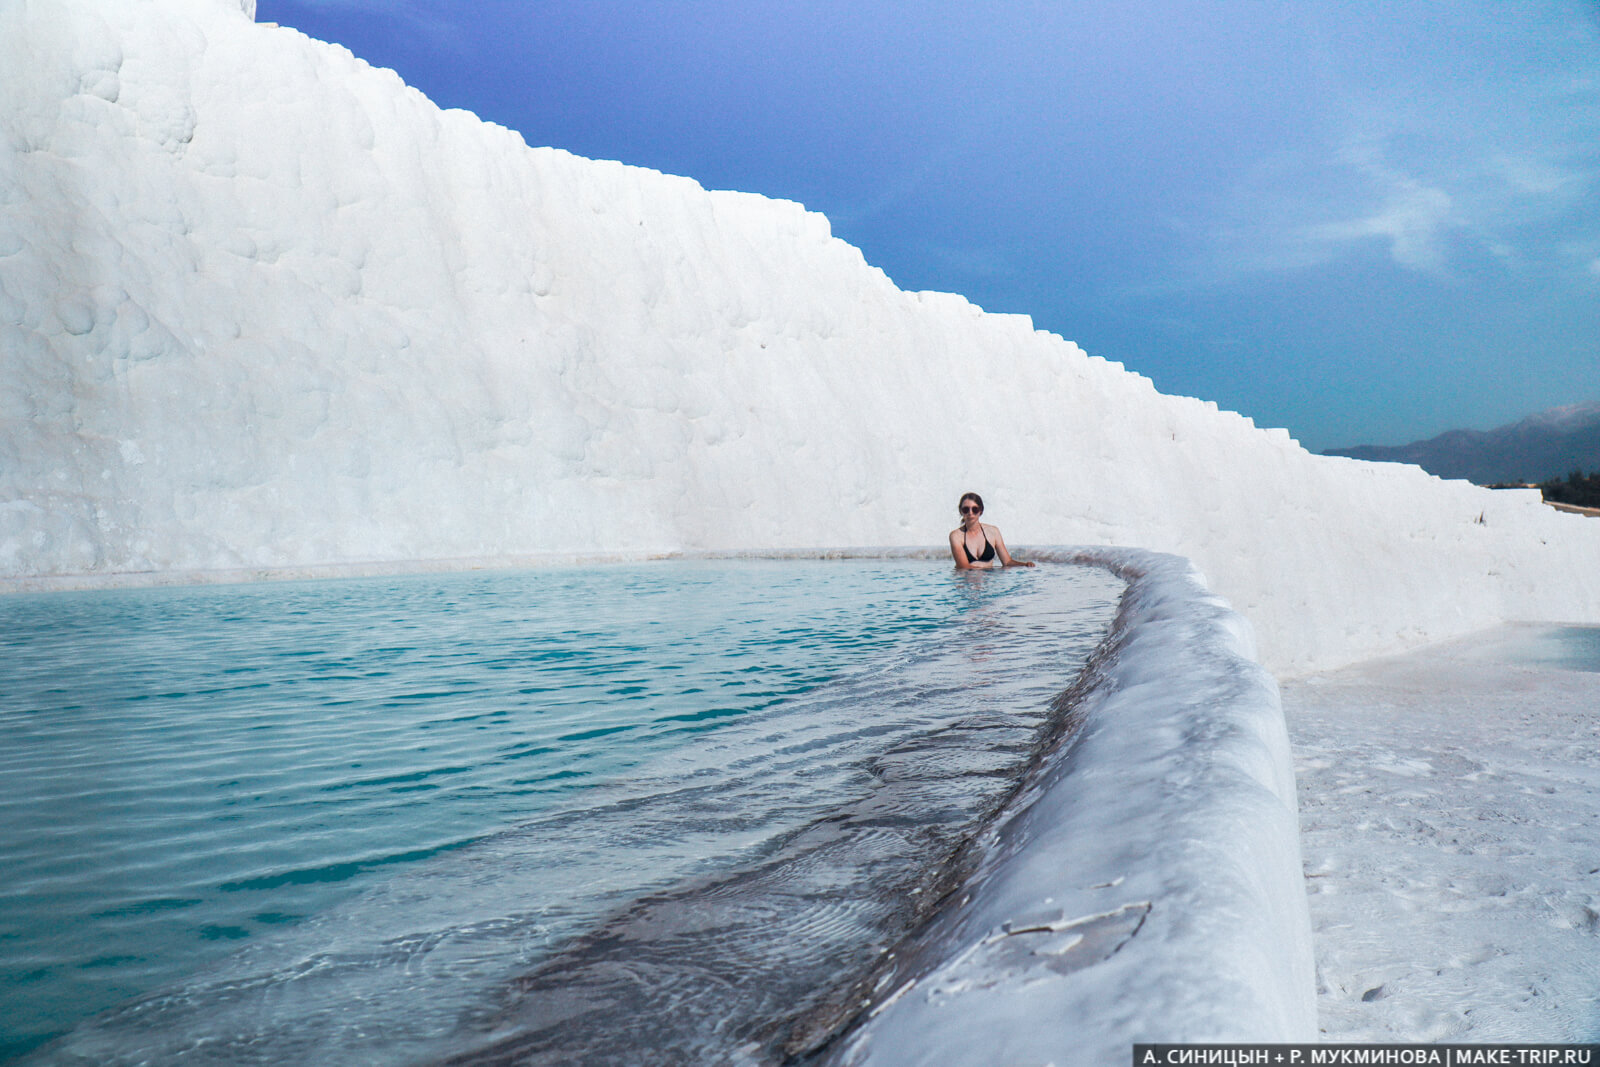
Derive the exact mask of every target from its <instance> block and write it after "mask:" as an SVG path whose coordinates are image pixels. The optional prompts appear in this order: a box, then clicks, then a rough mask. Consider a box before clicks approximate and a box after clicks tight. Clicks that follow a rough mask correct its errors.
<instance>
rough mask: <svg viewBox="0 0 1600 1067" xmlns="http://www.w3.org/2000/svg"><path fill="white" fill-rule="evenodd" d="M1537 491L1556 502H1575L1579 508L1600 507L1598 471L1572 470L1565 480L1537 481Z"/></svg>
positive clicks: (1599, 476)
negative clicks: (1587, 472) (1589, 472)
mask: <svg viewBox="0 0 1600 1067" xmlns="http://www.w3.org/2000/svg"><path fill="white" fill-rule="evenodd" d="M1539 492H1541V493H1543V494H1544V498H1545V499H1546V500H1550V501H1554V502H1555V503H1557V504H1576V505H1577V506H1578V507H1580V508H1600V471H1596V472H1595V473H1593V474H1585V473H1583V471H1581V470H1578V471H1573V472H1572V473H1571V474H1569V475H1567V477H1566V480H1565V481H1562V480H1561V479H1560V478H1551V479H1550V480H1549V481H1548V482H1540V483H1539Z"/></svg>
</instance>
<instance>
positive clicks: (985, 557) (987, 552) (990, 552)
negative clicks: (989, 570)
mask: <svg viewBox="0 0 1600 1067" xmlns="http://www.w3.org/2000/svg"><path fill="white" fill-rule="evenodd" d="M978 533H980V534H982V535H983V553H982V554H981V555H977V556H974V555H973V554H972V549H970V548H967V535H966V534H962V535H961V547H962V548H963V549H964V550H965V551H966V553H967V559H969V560H971V561H972V562H974V563H988V562H989V561H990V560H991V559H994V546H993V545H991V544H990V543H989V535H988V534H987V533H984V530H983V523H981V522H980V523H978Z"/></svg>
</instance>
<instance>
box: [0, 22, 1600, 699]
mask: <svg viewBox="0 0 1600 1067" xmlns="http://www.w3.org/2000/svg"><path fill="white" fill-rule="evenodd" d="M244 7H246V8H247V7H248V4H245V5H244ZM967 489H976V490H978V491H980V492H982V493H984V494H985V496H986V498H987V500H988V503H989V506H990V507H989V515H990V517H991V518H992V519H993V520H994V521H996V522H998V523H1000V524H1001V525H1002V527H1003V528H1004V530H1005V531H1006V533H1007V536H1008V538H1009V539H1010V540H1011V541H1012V542H1013V543H1014V544H1025V543H1035V544H1037V543H1091V544H1092V543H1114V544H1136V545H1142V546H1146V547H1150V548H1154V549H1158V550H1162V551H1169V552H1174V553H1178V554H1181V555H1184V556H1187V557H1189V558H1191V559H1194V560H1195V561H1197V563H1198V564H1199V565H1200V567H1201V568H1202V569H1203V570H1204V571H1205V573H1206V576H1207V578H1208V579H1209V582H1210V584H1211V586H1212V587H1213V588H1214V589H1216V590H1218V591H1219V592H1221V593H1223V594H1224V595H1226V596H1227V597H1228V598H1229V599H1230V600H1231V601H1232V602H1233V604H1234V606H1235V607H1236V608H1237V609H1238V610H1240V611H1241V612H1243V613H1244V614H1245V615H1246V616H1247V617H1249V618H1250V619H1251V620H1252V621H1253V622H1254V623H1255V625H1256V627H1257V630H1258V632H1259V634H1260V640H1261V650H1262V656H1263V658H1264V661H1265V662H1266V663H1267V664H1268V665H1269V666H1271V667H1272V668H1274V669H1276V670H1279V671H1283V672H1289V673H1294V672H1300V671H1306V670H1310V669H1312V668H1318V667H1331V666H1336V665H1338V664H1341V663H1345V662H1349V661H1352V660H1355V659H1358V658H1361V657H1364V656H1368V655H1372V654H1375V653H1379V652H1387V651H1392V650H1394V649H1397V648H1400V647H1404V646H1406V645H1410V644H1416V643H1420V642H1423V641H1427V640H1432V639H1437V638H1442V637H1446V636H1450V635H1454V634H1457V633H1461V632H1465V631H1468V630H1472V629H1475V628H1479V627H1482V626H1485V625H1488V624H1491V623H1494V622H1498V621H1500V620H1502V619H1507V618H1541V619H1563V620H1594V619H1596V618H1597V617H1600V568H1596V567H1594V565H1593V563H1594V560H1595V559H1596V558H1600V523H1596V522H1593V521H1590V520H1586V519H1583V518H1580V517H1575V516H1566V515H1559V514H1556V513H1554V512H1552V511H1551V510H1549V509H1547V508H1544V507H1542V506H1541V505H1540V504H1539V503H1538V502H1537V500H1536V499H1535V495H1534V494H1532V493H1505V492H1501V493H1490V492H1488V491H1486V490H1479V489H1475V488H1473V487H1471V486H1468V485H1466V484H1461V483H1442V482H1439V481H1438V480H1436V479H1433V478H1430V477H1429V476H1427V475H1425V474H1423V473H1422V472H1421V471H1420V470H1417V469H1415V468H1404V467H1398V466H1391V465H1375V464H1366V463H1360V462H1357V461H1354V460H1343V459H1323V458H1318V457H1313V456H1311V455H1309V454H1307V453H1306V452H1305V451H1304V450H1302V449H1301V448H1300V447H1299V446H1298V445H1296V444H1295V443H1294V442H1293V441H1291V440H1290V439H1289V438H1288V436H1287V435H1286V434H1285V433H1283V432H1282V431H1260V430H1257V429H1256V428H1255V427H1253V426H1252V425H1251V424H1250V423H1249V421H1247V420H1246V419H1244V418H1241V417H1239V416H1237V415H1233V414H1230V413H1227V412H1219V411H1217V410H1216V409H1215V407H1214V405H1211V404H1207V403H1204V402H1201V401H1199V400H1191V399H1186V398H1180V397H1168V396H1162V395H1159V394H1157V393H1156V392H1155V390H1154V389H1153V388H1152V387H1151V385H1150V383H1149V382H1148V381H1147V380H1146V379H1144V378H1141V377H1139V376H1137V375H1133V374H1129V373H1126V372H1125V371H1123V370H1122V369H1121V368H1120V367H1119V366H1117V365H1116V364H1112V363H1107V362H1105V361H1103V360H1100V359H1097V358H1093V357H1090V356H1086V355H1085V354H1084V353H1083V352H1081V351H1080V350H1079V349H1078V348H1077V347H1075V346H1074V345H1072V344H1070V343H1068V342H1066V341H1063V340H1062V339H1060V338H1058V337H1055V336H1053V335H1049V334H1044V333H1041V332H1038V331H1035V330H1034V329H1033V327H1032V324H1031V323H1030V322H1029V320H1028V319H1027V318H1025V317H1021V316H1005V315H988V314H984V313H983V312H981V311H980V310H979V309H977V308H975V307H973V306H972V305H970V304H968V303H967V302H966V301H965V300H963V299H962V298H960V297H957V296H950V295H944V294H933V293H920V294H918V293H905V292H901V291H900V290H898V289H897V288H895V286H894V285H893V284H892V283H891V282H890V281H889V279H888V278H887V277H885V276H884V275H883V273H882V272H880V271H878V270H876V269H874V268H872V267H870V266H869V265H867V264H866V263H865V262H864V261H863V259H862V256H861V254H860V253H859V252H858V251H857V250H856V249H854V248H852V247H850V246H849V245H846V244H844V243H843V242H841V241H838V240H836V239H834V238H832V237H831V236H830V234H829V228H828V223H827V220H826V219H824V218H823V217H822V216H820V215H817V214H814V213H808V212H806V211H805V210H803V209H802V208H801V207H799V206H798V205H795V204H791V203H784V202H774V201H771V200H767V199H763V198H761V197H758V196H753V195H748V194H740V193H715V192H706V191H705V190H703V189H701V188H700V187H699V186H698V185H696V184H695V183H694V182H693V181H690V180H688V179H685V178H674V177H668V176H665V175H661V174H658V173H655V172H652V171H647V170H641V169H636V168H630V167H626V166H623V165H621V164H619V163H606V162H593V161H589V160H584V159H579V158H576V157H574V156H571V155H569V154H567V153H565V152H561V151H558V150H554V149H530V148H528V147H527V146H525V145H524V144H523V143H522V140H521V139H520V138H519V137H518V135H516V134H515V133H513V132H511V131H508V130H505V129H502V128H500V127H496V126H493V125H489V124H486V123H483V122H480V121H479V120H477V119H476V118H475V117H473V116H472V115H470V114H467V113H464V112H460V111H441V110H439V109H438V108H436V107H435V106H434V105H432V104H431V103H430V102H429V101H427V100H426V99H425V98H423V97H422V96H421V94H419V93H417V92H416V91H414V90H412V89H409V88H407V87H406V86H404V85H403V84H402V83H401V82H400V80H399V79H398V78H397V77H396V75H395V74H393V73H392V72H390V71H386V70H378V69H374V68H371V67H369V66H368V65H366V64H365V63H363V62H361V61H360V60H358V59H356V58H354V57H353V56H351V55H350V53H349V52H347V51H346V50H344V49H342V48H339V47H336V46H332V45H326V44H322V43H318V42H315V41H312V40H310V39H308V38H306V37H304V36H303V35H301V34H299V33H297V32H295V31H293V30H290V29H286V28H280V27H273V26H268V25H261V24H256V23H254V22H252V21H251V20H250V18H249V17H248V13H247V12H246V11H244V10H242V9H241V5H240V3H238V2H237V0H143V2H112V0H47V2H40V0H16V2H13V3H8V4H5V5H0V581H4V582H6V583H7V584H8V587H10V588H18V587H23V586H25V585H26V584H27V583H28V582H30V581H32V580H34V579H36V578H38V577H39V576H52V575H54V576H63V575H66V576H91V577H92V576H108V575H115V574H127V573H130V572H149V573H171V572H179V571H206V570H216V569H223V570H239V571H244V572H249V571H252V570H257V569H261V568H303V567H307V566H323V565H327V566H335V567H337V566H355V565H358V564H367V565H372V564H383V563H393V564H397V565H398V564H402V563H406V562H407V561H416V560H431V559H454V558H461V557H481V558H487V559H491V560H492V559H499V558H505V557H510V556H521V557H526V556H530V555H532V556H537V555H539V554H540V553H545V552H554V553H572V552H577V553H584V554H596V553H606V552H614V553H621V554H640V553H651V552H658V551H675V550H692V549H725V548H785V547H803V546H815V545H847V544H857V545H912V544H932V545H939V544H942V543H943V538H944V534H945V532H946V531H947V530H948V529H949V528H950V527H951V526H952V525H954V521H955V513H954V502H955V499H956V497H957V495H959V494H960V493H961V492H962V491H964V490H967Z"/></svg>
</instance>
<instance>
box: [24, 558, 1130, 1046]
mask: <svg viewBox="0 0 1600 1067" xmlns="http://www.w3.org/2000/svg"><path fill="white" fill-rule="evenodd" d="M1120 589H1121V586H1120V583H1118V582H1116V581H1114V580H1113V579H1111V578H1109V577H1108V576H1106V575H1104V574H1103V573H1101V572H1098V571H1093V570H1085V569H1081V568H1072V567H1041V568H1039V569H1038V570H1037V571H1030V572H1004V573H994V574H968V575H960V574H956V573H954V572H952V571H951V570H950V568H949V566H948V564H947V563H931V562H921V561H727V562H678V563H661V564H642V565H637V566H616V567H607V568H596V569H581V570H579V569H573V570H546V571H538V572H524V573H494V574H468V575H444V576H408V577H404V578H394V579H362V580H350V581H324V582H316V583H285V584H268V585H256V586H234V587H210V588H184V589H156V590H136V591H115V592H104V593H93V594H88V593H75V594H57V595H49V596H16V597H10V598H5V599H0V869H3V870H5V872H6V878H5V879H4V881H3V882H0V997H3V1003H4V1009H5V1010H4V1011H3V1012H0V1027H3V1030H0V1055H3V1056H4V1057H5V1058H17V1057H21V1056H23V1055H24V1054H26V1053H28V1052H29V1050H30V1049H34V1050H36V1051H35V1053H34V1055H33V1056H29V1057H28V1058H29V1059H30V1060H32V1059H39V1060H40V1061H42V1062H93V1063H121V1062H138V1061H140V1060H150V1061H152V1062H170V1061H180V1062H207V1063H246V1062H255V1063H309V1062H322V1063H338V1064H348V1063H409V1062H418V1061H428V1060H437V1059H440V1058H444V1057H447V1056H453V1055H454V1056H463V1057H466V1058H474V1057H476V1058H478V1059H480V1060H484V1061H486V1062H489V1061H493V1060H494V1059H495V1057H502V1058H503V1057H505V1056H512V1055H514V1056H515V1057H517V1058H518V1059H519V1060H523V1061H530V1062H532V1061H539V1057H541V1056H543V1057H545V1060H543V1061H544V1062H563V1061H565V1060H570V1059H571V1057H572V1056H574V1055H581V1056H583V1057H584V1058H585V1059H587V1060H590V1061H594V1062H602V1061H605V1060H607V1059H608V1058H615V1059H617V1060H618V1061H619V1062H620V1061H624V1060H626V1059H627V1058H628V1057H629V1055H630V1053H629V1051H628V1050H629V1049H630V1048H631V1049H633V1054H634V1055H636V1053H637V1050H638V1049H639V1048H640V1047H646V1048H648V1047H654V1046H656V1045H660V1046H661V1047H662V1048H664V1049H668V1050H671V1049H676V1050H677V1055H679V1057H680V1059H681V1061H683V1062H688V1061H690V1060H692V1059H695V1058H701V1057H705V1056H713V1057H720V1058H722V1059H729V1058H739V1057H746V1058H750V1059H752V1060H756V1061H758V1060H760V1059H762V1058H764V1057H767V1058H770V1056H771V1054H772V1050H773V1049H776V1048H779V1047H790V1048H791V1050H792V1049H794V1048H800V1049H803V1048H804V1047H806V1042H807V1040H809V1038H808V1036H807V1035H808V1034H809V1033H810V1030H808V1029H807V1027H813V1028H815V1027H816V1026H822V1028H823V1029H824V1030H825V1029H826V1024H827V1021H828V1020H831V1019H833V1018H834V1017H835V1016H837V1015H838V1011H837V1005H836V1004H832V1003H831V1002H830V1000H829V997H830V996H832V997H833V998H834V999H835V1000H837V998H838V995H839V994H838V991H837V990H836V989H835V990H833V991H832V992H830V990H829V985H828V983H829V981H830V976H832V975H835V974H844V973H850V969H851V968H855V969H857V970H860V969H863V968H867V967H870V965H871V962H872V959H873V955H874V953H876V952H877V951H878V950H879V949H880V948H881V942H882V941H883V939H884V938H886V937H891V936H893V934H894V932H895V930H896V929H898V926H897V924H901V925H903V924H904V923H905V922H907V921H909V915H910V914H911V913H909V912H908V911H907V909H906V906H905V905H906V901H908V900H910V901H914V900H915V898H916V895H917V893H918V892H919V891H921V890H922V888H923V887H924V885H925V884H927V879H928V878H929V877H930V873H929V872H930V871H932V870H933V869H934V867H935V861H937V860H939V859H940V858H941V857H943V856H945V855H946V854H948V853H949V851H950V850H951V849H952V848H953V847H955V846H956V845H958V844H959V842H960V840H961V839H962V836H963V835H964V834H966V833H969V832H970V830H971V827H972V825H973V824H974V821H975V820H976V819H978V818H980V817H981V816H982V814H983V813H984V812H985V811H986V810H987V808H988V807H990V806H992V804H993V803H994V802H995V801H996V799H997V798H998V797H1000V796H1002V795H1003V793H1004V791H1005V789H1006V788H1007V787H1008V785H1009V782H1010V781H1011V780H1012V779H1013V778H1014V775H1015V773H1016V770H1017V768H1018V767H1019V766H1020V764H1021V762H1022V761H1023V760H1024V759H1025V757H1026V754H1027V752H1028V750H1029V747H1030V745H1031V744H1032V741H1033V738H1034V737H1035V735H1036V733H1037V731H1038V728H1039V726H1040V724H1041V723H1042V722H1043V721H1044V716H1045V712H1046V709H1047V707H1048V704H1049V701H1050V698H1051V697H1052V696H1053V695H1054V694H1055V693H1056V692H1058V691H1059V690H1060V689H1061V688H1063V687H1064V686H1065V685H1066V684H1067V683H1069V682H1070V681H1071V679H1072V677H1073V675H1074V674H1075V673H1076V671H1077V669H1078V667H1079V665H1080V664H1081V662H1082V660H1083V658H1084V657H1086V655H1087V654H1088V652H1089V651H1090V650H1091V649H1092V648H1093V646H1094V645H1095V644H1096V643H1097V642H1098V640H1099V638H1100V636H1101V635H1102V634H1103V632H1104V630H1105V628H1106V626H1107V624H1108V623H1109V620H1110V617H1111V613H1112V611H1113V609H1114V604H1115V598H1116V596H1117V595H1118V594H1119V593H1120ZM730 975H733V976H739V977H738V978H730V977H729V976H730ZM786 983H788V984H787V985H786ZM730 984H731V985H735V986H746V987H749V988H747V989H745V990H744V991H743V992H742V993H741V992H740V991H738V990H730V989H728V988H726V987H727V986H729V985H730ZM791 985H792V986H793V988H792V989H791V988H790V986H791ZM563 998H565V999H563ZM652 1013H655V1014H652ZM624 1017H625V1018H626V1019H627V1020H630V1021H631V1020H638V1022H637V1024H636V1025H634V1026H633V1028H632V1029H631V1030H630V1027H629V1026H625V1025H619V1024H618V1020H619V1019H621V1018H624ZM651 1019H656V1020H657V1021H655V1022H652V1021H650V1020H651ZM661 1019H668V1020H675V1022H674V1023H672V1025H674V1026H677V1027H678V1032H676V1033H674V1034H670V1035H667V1034H664V1033H663V1031H662V1026H663V1023H662V1022H660V1021H659V1020H661ZM817 1019H821V1020H823V1022H822V1023H817V1022H816V1020H817ZM796 1020H800V1021H799V1022H797V1021H796ZM807 1020H809V1021H807ZM552 1035H559V1039H558V1037H556V1036H552ZM52 1039H53V1040H52ZM564 1042H565V1044H564ZM573 1042H576V1044H572V1043H573ZM785 1042H788V1043H789V1045H788V1046H784V1043H785ZM666 1055H667V1059H668V1061H670V1060H671V1058H672V1055H673V1053H671V1052H670V1051H669V1052H668V1053H666Z"/></svg>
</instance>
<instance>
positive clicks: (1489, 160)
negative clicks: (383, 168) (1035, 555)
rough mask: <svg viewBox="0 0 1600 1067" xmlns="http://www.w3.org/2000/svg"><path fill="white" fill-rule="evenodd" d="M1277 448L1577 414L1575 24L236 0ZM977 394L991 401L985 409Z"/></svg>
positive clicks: (1350, 12)
mask: <svg viewBox="0 0 1600 1067" xmlns="http://www.w3.org/2000/svg"><path fill="white" fill-rule="evenodd" d="M257 17H258V18H259V19H260V20H262V21H275V22H280V23H283V24H285V25H290V26H294V27H297V28H298V29H301V30H303V31H305V32H306V33H308V34H310V35H311V36H313V37H319V38H321V39H324V40H332V41H337V42H339V43H340V44H343V45H345V46H347V47H349V48H350V49H351V50H352V51H353V52H355V53H356V54H357V55H358V56H361V57H362V58H364V59H367V60H368V61H370V62H372V63H375V64H378V65H380V66H387V67H393V68H394V69H395V70H397V71H399V73H400V74H401V76H402V77H404V78H405V80H406V81H407V82H409V83H410V84H412V85H414V86H416V87H417V88H419V89H421V90H422V91H423V92H425V93H427V94H428V95H429V96H430V97H431V98H432V99H433V100H435V101H436V102H438V103H439V104H441V105H443V106H447V107H462V108H467V109H469V110H472V111H475V112H477V113H478V114H479V115H481V116H483V117H484V118H486V119H490V120H492V121H495V122H498V123H501V124H503V125H506V126H510V127H512V128H513V129H516V130H519V131H520V132H521V133H522V134H523V136H524V137H525V138H526V139H527V141H528V143H529V144H535V145H545V144H548V145H555V146H558V147H561V148H566V149H569V150H571V151H573V152H576V153H578V154H580V155H585V156H591V157H595V158H605V159H620V160H622V161H623V162H625V163H634V164H639V165H641V166H647V167H653V168H656V169H658V170H663V171H668V172H671V173H676V174H686V175H688V176H690V177H693V178H695V179H697V180H698V181H700V182H701V184H703V185H705V186H707V187H709V188H731V189H744V190H748V191H751V192H758V193H764V194H766V195H769V196H776V197H783V198H786V199H791V200H798V201H800V202H801V203H803V204H805V205H806V206H807V207H809V208H812V209H814V210H817V211H821V212H823V213H825V214H826V215H827V216H828V217H829V219H830V220H831V221H832V223H833V229H834V232H835V233H836V234H837V235H838V236H840V237H842V238H844V239H845V240H847V241H849V242H851V243H852V244H854V245H857V246H858V247H860V248H861V249H862V251H863V252H864V253H865V255H866V257H867V259H868V261H869V262H871V263H873V264H875V265H877V266H879V267H882V268H883V269H884V270H885V271H886V272H888V274H889V276H890V277H892V278H893V279H894V280H895V282H896V283H898V284H899V285H900V286H901V287H902V288H906V289H941V290H948V291H953V292H959V293H962V294H964V295H966V296H967V297H969V298H970V299H972V300H973V301H975V302H976V303H978V304H980V305H982V306H983V307H985V308H987V309H989V310H991V311H1008V312H1023V313H1026V314H1029V315H1031V316H1033V319H1034V322H1035V323H1036V324H1037V325H1038V326H1040V327H1042V328H1045V329H1049V330H1052V331H1055V332H1057V333H1060V334H1061V335H1063V336H1064V337H1067V338H1069V339H1071V340H1074V341H1076V342H1078V343H1079V344H1081V345H1082V346H1083V347H1084V348H1086V349H1087V350H1088V351H1089V352H1091V353H1093V354H1095V355H1099V356H1104V357H1106V358H1107V359H1114V360H1118V361H1120V362H1123V363H1125V364H1126V365H1127V366H1129V367H1130V368H1132V369H1134V370H1137V371H1139V372H1140V373H1142V374H1146V375H1148V376H1149V377H1151V378H1152V379H1154V381H1155V383H1156V385H1157V387H1158V388H1160V389H1162V390H1163V391H1166V392H1174V393H1186V394H1189V395H1194V396H1200V397H1203V398H1205V399H1208V400H1215V401H1217V402H1218V403H1219V404H1221V405H1222V406H1223V407H1227V408H1231V409H1233V410H1236V411H1241V412H1243V413H1245V414H1247V415H1249V416H1251V417H1252V418H1254V419H1255V420H1256V421H1257V422H1258V423H1260V424H1262V425H1266V426H1286V427H1288V428H1289V430H1290V431H1291V432H1292V433H1294V434H1295V436H1297V437H1299V438H1300V439H1301V440H1302V441H1303V442H1304V443H1305V444H1306V446H1307V447H1309V448H1312V449H1322V448H1327V447H1334V446H1338V445H1353V444H1395V443H1401V442H1405V441H1410V440H1414V439H1417V438H1421V437H1426V436H1431V435H1432V434H1435V433H1438V432H1440V431H1442V430H1445V429H1449V428H1453V427H1462V426H1470V427H1478V428H1488V427H1491V426H1494V425H1498V424H1500V423H1504V422H1509V421H1511V420H1513V419H1516V418H1518V417H1520V416H1522V415H1525V414H1529V413H1531V412H1534V411H1537V410H1541V409H1543V408H1547V407H1553V406H1556V405H1560V404H1567V403H1576V402H1579V401H1587V400H1594V399H1600V0H1518V2H1516V3H1505V2H1503V0H1452V2H1439V0H1405V2H1401V3H1395V2H1393V0H1387V2H1385V0H1293V2H1279V0H1210V2H1186V0H1094V2H1088V0H1048V2H1046V0H988V2H986V3H983V4H973V3H964V4H956V3H948V2H944V0H922V2H919V3H915V4H912V3H890V2H887V0H805V2H802V0H259V10H258V15H257ZM995 387H996V388H1004V387H1005V386H1004V384H1003V383H996V384H995Z"/></svg>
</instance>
